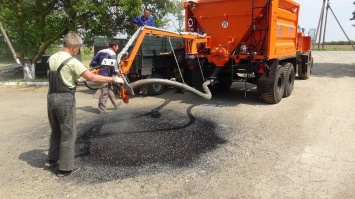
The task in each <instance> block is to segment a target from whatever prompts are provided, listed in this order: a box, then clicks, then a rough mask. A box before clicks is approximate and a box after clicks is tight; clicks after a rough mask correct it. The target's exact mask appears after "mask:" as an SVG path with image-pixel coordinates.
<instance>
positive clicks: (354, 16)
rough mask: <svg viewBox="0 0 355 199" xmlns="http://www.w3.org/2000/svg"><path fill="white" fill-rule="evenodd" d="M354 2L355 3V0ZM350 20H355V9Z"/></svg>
mask: <svg viewBox="0 0 355 199" xmlns="http://www.w3.org/2000/svg"><path fill="white" fill-rule="evenodd" d="M353 4H354V5H355V1H354V3H353ZM350 20H355V10H354V12H353V17H352V18H351V19H350ZM353 26H355V24H353Z"/></svg>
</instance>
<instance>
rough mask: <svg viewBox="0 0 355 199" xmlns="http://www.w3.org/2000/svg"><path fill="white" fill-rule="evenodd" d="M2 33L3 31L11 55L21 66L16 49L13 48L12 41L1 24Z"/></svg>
mask: <svg viewBox="0 0 355 199" xmlns="http://www.w3.org/2000/svg"><path fill="white" fill-rule="evenodd" d="M0 31H1V34H2V35H3V36H4V39H5V41H6V44H7V46H8V47H9V49H10V51H11V54H12V55H13V56H14V58H15V61H16V63H18V64H21V62H20V60H19V58H17V56H16V52H15V50H14V47H13V46H12V44H11V41H10V39H9V38H8V37H7V34H6V32H5V29H4V28H3V27H2V25H1V23H0Z"/></svg>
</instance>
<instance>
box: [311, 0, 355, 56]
mask: <svg viewBox="0 0 355 199" xmlns="http://www.w3.org/2000/svg"><path fill="white" fill-rule="evenodd" d="M329 1H330V0H327V3H326V0H323V6H322V11H321V13H320V17H319V21H318V28H317V31H316V38H315V40H314V42H313V49H314V46H315V42H316V41H317V38H318V36H319V38H318V49H319V48H320V43H321V40H322V31H324V33H323V40H322V49H324V41H325V33H326V29H327V19H328V10H330V11H331V13H332V14H333V16H334V18H335V20H336V21H337V23H338V25H339V27H340V28H341V30H342V31H343V33H344V35H345V36H346V38H347V39H348V41H349V43H350V45H351V46H352V47H353V49H354V50H355V46H354V45H353V43H352V41H351V40H350V39H349V37H348V35H347V34H346V33H345V31H344V29H343V27H342V26H341V24H340V22H339V20H338V18H337V17H336V16H335V14H334V12H333V9H332V8H331V7H330V3H329ZM325 9H326V10H325ZM324 12H326V14H325V20H324V21H323V19H324ZM323 22H324V30H323ZM318 32H320V34H319V35H318Z"/></svg>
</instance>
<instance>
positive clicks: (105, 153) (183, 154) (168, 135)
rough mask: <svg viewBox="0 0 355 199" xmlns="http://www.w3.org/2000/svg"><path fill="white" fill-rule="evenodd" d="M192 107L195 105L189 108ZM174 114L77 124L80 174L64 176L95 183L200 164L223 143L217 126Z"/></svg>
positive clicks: (139, 113) (120, 115) (121, 115)
mask: <svg viewBox="0 0 355 199" xmlns="http://www.w3.org/2000/svg"><path fill="white" fill-rule="evenodd" d="M192 107H193V106H192ZM192 107H190V108H188V109H187V110H186V114H181V113H176V112H174V111H173V110H160V109H159V108H156V109H153V110H151V111H149V109H148V110H147V109H146V108H144V110H134V111H133V112H132V109H131V110H129V111H130V112H129V113H128V112H126V113H125V112H122V111H120V110H119V111H117V112H115V113H112V114H109V115H104V116H101V115H100V116H99V117H97V118H94V119H92V120H91V121H88V122H84V123H80V124H79V125H78V138H77V142H76V157H75V163H76V164H77V165H79V166H80V167H82V170H81V171H80V172H77V173H75V174H73V175H72V176H70V177H66V179H68V180H75V181H76V180H77V181H78V182H88V183H98V182H105V181H113V180H117V179H124V178H130V177H134V176H137V175H149V174H154V173H157V172H174V170H179V169H182V168H188V167H193V166H194V165H201V161H200V156H201V155H203V154H205V153H206V152H209V151H213V150H214V149H216V148H217V147H218V146H219V145H221V144H224V143H226V140H225V139H223V138H221V137H219V135H218V134H219V133H218V132H217V131H218V130H217V129H218V128H216V126H217V125H216V124H215V123H214V122H213V121H210V120H207V119H204V118H195V116H194V115H193V114H192V113H191V109H192Z"/></svg>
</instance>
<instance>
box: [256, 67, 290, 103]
mask: <svg viewBox="0 0 355 199" xmlns="http://www.w3.org/2000/svg"><path fill="white" fill-rule="evenodd" d="M272 84H273V85H272V90H271V91H270V92H269V93H261V99H262V100H263V101H264V102H266V103H269V104H277V103H279V102H280V101H281V99H282V96H283V94H284V91H285V73H284V69H283V67H282V66H280V65H278V66H277V69H276V74H275V79H274V82H272Z"/></svg>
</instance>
